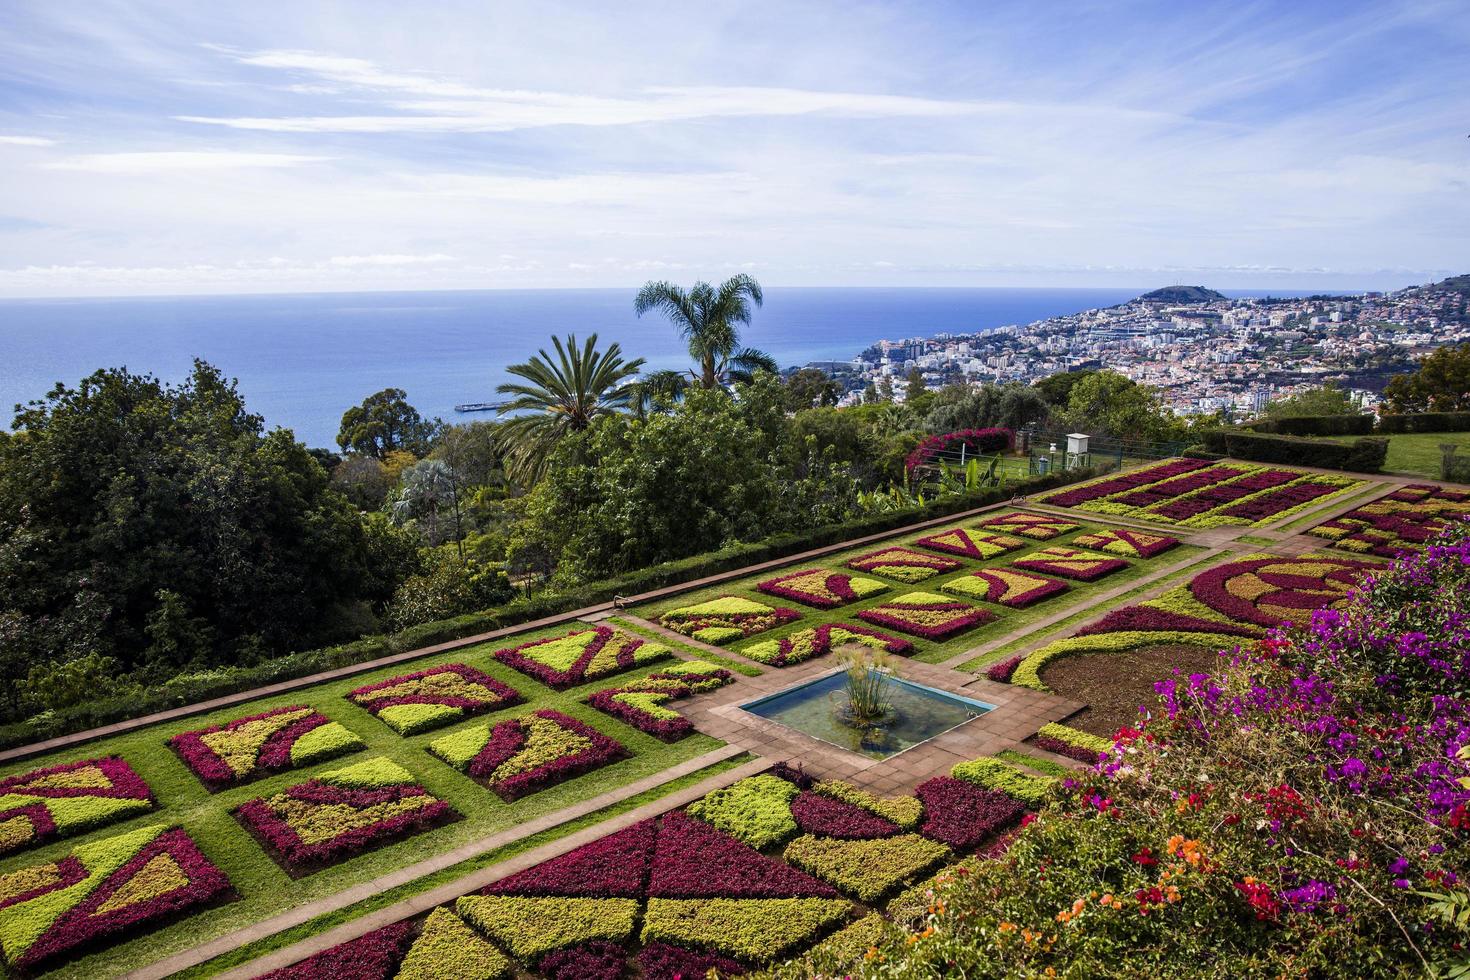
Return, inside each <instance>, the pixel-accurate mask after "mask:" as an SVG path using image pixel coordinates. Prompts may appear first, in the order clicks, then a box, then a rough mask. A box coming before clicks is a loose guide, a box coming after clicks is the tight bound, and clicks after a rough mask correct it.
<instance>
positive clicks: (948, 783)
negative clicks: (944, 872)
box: [914, 776, 1025, 851]
mask: <svg viewBox="0 0 1470 980" xmlns="http://www.w3.org/2000/svg"><path fill="white" fill-rule="evenodd" d="M914 795H915V796H917V797H918V798H919V799H920V800H922V801H923V803H924V823H923V825H922V826H921V827H920V828H919V833H921V834H923V835H924V836H925V837H927V838H929V839H930V840H936V841H939V842H940V843H941V844H948V845H949V846H950V847H952V848H954V849H955V850H956V851H969V850H971V849H973V848H974V847H976V846H977V845H979V844H980V843H981V842H982V841H984V840H985V838H987V837H989V836H991V835H992V834H994V833H995V832H997V831H999V830H1001V829H1003V828H1005V827H1008V826H1010V825H1011V824H1012V823H1015V822H1016V821H1017V820H1020V819H1021V814H1022V813H1024V812H1025V808H1024V807H1023V806H1021V804H1020V803H1017V802H1016V801H1015V800H1013V799H1011V798H1010V797H1009V796H1007V795H1006V794H1004V793H998V792H996V791H995V790H989V789H981V788H980V787H978V786H976V785H975V784H973V783H967V782H965V781H964V780H962V779H955V778H954V777H953V776H935V777H934V778H933V779H930V780H928V781H926V782H923V783H920V784H919V788H918V789H916V790H914Z"/></svg>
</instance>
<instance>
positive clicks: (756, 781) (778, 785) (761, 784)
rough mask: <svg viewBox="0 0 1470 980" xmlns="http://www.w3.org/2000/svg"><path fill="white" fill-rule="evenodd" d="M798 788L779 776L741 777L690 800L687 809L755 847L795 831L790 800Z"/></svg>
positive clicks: (768, 845)
mask: <svg viewBox="0 0 1470 980" xmlns="http://www.w3.org/2000/svg"><path fill="white" fill-rule="evenodd" d="M796 794H797V788H796V787H795V786H794V785H792V784H791V783H789V782H787V781H786V780H784V779H781V778H780V777H778V776H771V775H761V776H752V777H750V778H749V779H742V780H740V782H738V783H735V784H734V785H733V786H726V787H724V788H723V789H717V790H714V791H712V792H710V793H708V794H706V795H705V796H704V797H703V798H701V799H698V800H695V801H694V802H693V803H691V804H689V813H690V815H691V816H695V817H698V818H700V819H701V820H704V821H706V822H708V823H709V824H710V825H712V826H714V827H715V828H717V829H718V830H721V831H724V832H725V833H727V834H729V835H730V836H731V837H734V838H735V839H736V840H738V841H741V842H742V843H745V844H749V845H750V846H751V847H755V848H766V847H770V846H771V845H772V844H779V843H780V842H781V841H783V840H786V839H787V838H789V837H791V836H792V835H793V834H795V833H796V818H795V817H793V816H792V815H791V801H792V799H794V798H795V797H796Z"/></svg>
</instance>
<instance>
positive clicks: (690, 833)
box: [648, 810, 837, 898]
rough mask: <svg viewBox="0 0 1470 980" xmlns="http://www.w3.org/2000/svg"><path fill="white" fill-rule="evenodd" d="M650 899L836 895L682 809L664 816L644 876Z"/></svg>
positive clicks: (793, 869)
mask: <svg viewBox="0 0 1470 980" xmlns="http://www.w3.org/2000/svg"><path fill="white" fill-rule="evenodd" d="M648 894H649V896H650V897H653V898H836V897H837V892H836V891H834V890H833V889H832V888H831V887H830V886H829V885H826V884H823V883H822V882H820V881H818V880H817V879H815V878H813V877H812V876H811V875H809V874H807V873H806V872H804V871H798V870H797V869H795V868H793V867H791V866H790V865H789V864H783V863H782V862H780V861H777V860H776V859H775V858H768V857H766V856H765V855H764V854H762V853H761V852H760V851H757V850H755V849H754V848H751V847H747V846H746V845H744V844H742V843H740V842H739V841H737V840H735V839H734V838H733V837H728V836H726V835H725V834H722V833H720V832H719V831H718V830H715V829H714V828H713V827H711V826H710V825H709V824H707V823H705V822H704V821H703V820H700V819H698V818H697V817H691V816H689V814H687V813H684V812H683V811H682V810H676V811H674V812H673V813H670V814H667V815H665V816H664V819H663V825H662V826H661V827H660V828H659V831H658V842H657V843H656V844H655V845H654V851H653V866H652V868H651V870H650V872H649V877H648Z"/></svg>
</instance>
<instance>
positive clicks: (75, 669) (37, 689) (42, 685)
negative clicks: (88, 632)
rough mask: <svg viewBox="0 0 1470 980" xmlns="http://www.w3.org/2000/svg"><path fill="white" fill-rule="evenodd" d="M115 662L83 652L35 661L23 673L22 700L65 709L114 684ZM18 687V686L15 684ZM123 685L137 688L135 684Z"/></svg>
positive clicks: (97, 654) (115, 674) (100, 655)
mask: <svg viewBox="0 0 1470 980" xmlns="http://www.w3.org/2000/svg"><path fill="white" fill-rule="evenodd" d="M116 677H117V661H116V660H114V659H113V658H112V657H104V656H103V655H102V654H100V653H84V654H82V655H81V656H80V657H76V658H74V659H71V660H66V661H63V662H61V663H51V662H43V663H39V664H36V665H35V666H34V667H32V668H31V669H30V670H29V671H28V672H27V673H26V679H25V683H24V686H23V690H24V691H25V697H26V700H29V701H31V702H33V703H35V704H38V705H41V706H43V707H45V708H48V709H56V708H68V707H71V706H72V705H76V704H84V703H86V702H87V701H88V700H90V699H92V698H95V697H96V696H97V692H98V691H105V690H109V689H111V688H113V687H115V686H116V684H117V680H116ZM15 686H16V687H17V688H18V689H21V688H22V685H20V684H16V685H15ZM124 687H126V688H130V689H132V690H136V689H137V685H136V684H127V683H126V682H125V683H124Z"/></svg>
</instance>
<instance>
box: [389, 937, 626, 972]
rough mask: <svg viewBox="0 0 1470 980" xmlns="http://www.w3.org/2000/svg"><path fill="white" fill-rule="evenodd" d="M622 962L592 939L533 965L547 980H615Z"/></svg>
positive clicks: (614, 950) (611, 948)
mask: <svg viewBox="0 0 1470 980" xmlns="http://www.w3.org/2000/svg"><path fill="white" fill-rule="evenodd" d="M626 959H627V956H626V953H625V952H624V950H623V947H621V946H619V945H617V944H616V943H610V942H607V941H606V940H603V939H594V940H593V941H592V942H590V943H584V944H583V945H581V946H573V947H572V948H570V949H559V950H557V951H556V952H554V953H547V954H546V955H545V956H543V957H541V962H540V963H537V964H536V972H537V973H539V974H540V975H541V976H543V977H546V978H547V980H619V978H620V977H622V975H623V966H624V965H625V963H626ZM393 980H398V978H397V977H394V978H393Z"/></svg>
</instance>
